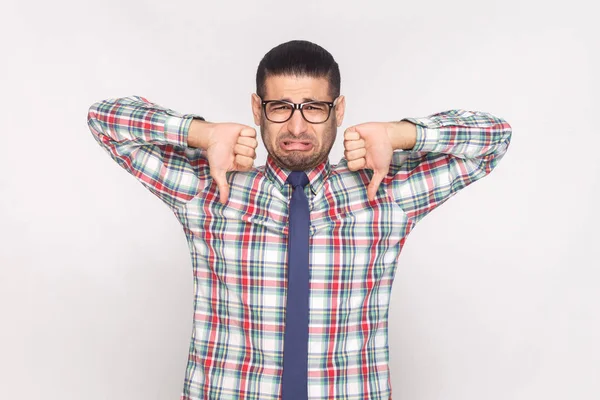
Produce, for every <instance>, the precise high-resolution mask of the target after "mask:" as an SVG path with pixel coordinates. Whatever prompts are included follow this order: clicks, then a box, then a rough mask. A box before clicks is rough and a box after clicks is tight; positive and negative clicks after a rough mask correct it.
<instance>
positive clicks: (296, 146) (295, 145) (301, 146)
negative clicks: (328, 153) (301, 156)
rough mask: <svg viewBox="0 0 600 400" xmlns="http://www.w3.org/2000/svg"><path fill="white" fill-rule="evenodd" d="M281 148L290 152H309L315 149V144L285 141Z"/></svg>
mask: <svg viewBox="0 0 600 400" xmlns="http://www.w3.org/2000/svg"><path fill="white" fill-rule="evenodd" d="M281 148H282V149H283V150H286V151H290V150H301V151H308V150H311V149H312V148H313V144H312V143H311V142H306V141H298V140H284V141H282V142H281Z"/></svg>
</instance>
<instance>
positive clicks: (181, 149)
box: [88, 96, 511, 400]
mask: <svg viewBox="0 0 600 400" xmlns="http://www.w3.org/2000/svg"><path fill="white" fill-rule="evenodd" d="M192 118H201V119H203V118H202V117H201V116H199V115H195V114H185V115H182V114H179V113H177V112H175V111H173V110H170V109H167V108H164V107H161V106H158V105H156V104H153V103H151V102H149V101H148V100H147V99H145V98H143V97H139V96H130V97H126V98H121V99H108V100H105V101H100V102H97V103H95V104H93V105H92V106H91V107H90V109H89V114H88V125H89V128H90V130H91V132H92V134H93V136H94V138H95V139H96V140H97V142H98V143H99V144H100V146H102V147H103V148H104V149H105V150H106V151H107V152H108V154H109V155H110V156H111V157H112V158H113V159H114V160H115V161H116V162H117V163H118V164H119V165H121V167H123V168H124V169H125V170H127V172H129V173H130V174H132V175H133V176H134V177H135V178H136V179H137V180H138V181H140V182H141V183H142V184H143V185H144V186H145V187H147V188H148V189H149V190H150V191H151V192H152V193H154V194H155V195H156V196H158V197H159V198H160V199H161V200H162V201H163V202H165V203H166V204H167V205H168V206H169V207H170V208H171V210H172V211H173V212H174V214H175V216H176V217H177V218H178V220H179V221H180V222H181V225H182V226H183V231H184V232H185V235H186V237H187V242H188V245H189V249H190V253H191V258H192V266H193V275H194V295H195V298H194V324H193V326H194V329H193V332H192V337H191V343H190V348H189V357H188V362H187V368H186V374H185V381H184V387H183V392H182V394H181V398H180V399H181V400H198V399H211V400H213V399H246V400H269V399H279V398H281V395H280V392H281V375H282V364H283V337H284V336H283V334H284V328H285V326H284V321H285V319H284V318H285V304H286V285H287V281H286V262H287V261H286V260H287V249H286V243H287V235H288V225H287V214H288V204H289V201H290V198H291V193H292V190H291V188H290V187H289V185H287V184H286V178H287V175H288V173H289V172H290V171H289V170H285V169H281V168H279V167H278V166H277V165H275V163H274V162H273V159H272V158H271V157H270V156H268V157H267V162H266V165H264V166H260V167H258V168H254V169H252V170H251V171H248V172H231V173H228V174H227V179H228V182H229V184H230V187H231V190H230V197H229V201H228V203H227V204H226V205H222V204H221V203H219V201H218V200H219V194H218V189H217V186H216V184H215V183H214V181H213V180H212V178H211V176H210V174H209V165H208V161H207V159H206V157H205V153H204V150H202V149H199V148H191V147H188V146H187V132H188V128H189V126H190V123H191V121H192ZM404 120H408V121H411V122H413V123H414V124H416V127H417V141H416V144H415V146H414V147H413V148H412V149H410V150H405V151H395V152H394V154H393V158H392V162H391V165H390V170H389V173H388V175H387V176H386V177H385V178H384V180H383V182H382V183H381V185H380V187H379V190H378V192H377V196H376V198H375V200H374V201H371V202H370V201H369V200H368V199H367V185H368V183H369V181H370V179H371V177H372V175H373V173H372V171H371V170H368V169H364V170H359V171H350V170H349V169H348V167H347V162H346V160H345V159H342V160H341V161H340V162H339V163H338V164H337V165H330V163H329V161H325V162H323V163H322V164H321V165H319V166H317V167H316V168H314V169H312V170H310V171H306V172H307V175H308V178H309V185H307V186H306V188H305V193H306V194H307V196H308V200H309V205H310V249H311V252H310V294H309V298H310V317H309V360H308V367H309V371H308V394H309V398H310V399H315V400H316V399H347V400H353V399H356V400H359V399H360V400H364V399H386V400H387V399H391V392H392V387H391V386H392V385H391V378H390V370H389V369H388V360H389V359H388V357H389V355H388V307H389V301H390V291H391V288H392V283H393V280H394V274H395V272H396V265H397V261H398V257H399V255H400V251H401V250H402V246H403V244H404V242H405V240H406V237H407V235H408V234H409V232H411V230H412V229H413V227H414V226H415V224H416V223H417V222H418V221H419V220H421V218H423V217H424V216H425V215H427V214H428V213H429V212H431V211H432V210H433V209H434V208H435V207H437V206H439V205H440V204H442V203H443V202H445V201H446V200H448V199H449V198H450V197H452V196H453V195H454V194H456V192H458V191H459V190H460V189H462V188H464V187H466V186H467V185H469V184H471V183H473V182H475V181H476V180H478V179H481V178H483V177H484V176H486V175H487V174H489V173H490V172H491V171H492V169H494V168H495V167H496V165H497V164H498V162H499V161H500V159H501V158H502V157H503V156H504V154H505V152H506V151H507V149H508V146H509V143H510V138H511V126H510V125H509V124H508V123H507V122H506V121H505V120H503V119H501V118H499V117H495V116H493V115H491V114H488V113H485V112H477V111H466V110H448V111H444V112H440V113H437V114H432V115H430V116H428V117H423V118H404Z"/></svg>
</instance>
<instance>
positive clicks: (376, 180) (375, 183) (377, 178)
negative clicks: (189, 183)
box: [367, 171, 387, 201]
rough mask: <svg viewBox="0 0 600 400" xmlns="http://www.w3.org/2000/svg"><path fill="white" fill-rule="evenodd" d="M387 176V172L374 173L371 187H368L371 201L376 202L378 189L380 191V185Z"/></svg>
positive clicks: (368, 195)
mask: <svg viewBox="0 0 600 400" xmlns="http://www.w3.org/2000/svg"><path fill="white" fill-rule="evenodd" d="M386 175H387V171H385V172H384V171H374V173H373V177H372V178H371V182H369V186H368V187H367V197H368V198H369V200H370V201H373V200H375V195H376V194H377V189H379V185H380V184H381V181H382V180H383V178H385V176H386Z"/></svg>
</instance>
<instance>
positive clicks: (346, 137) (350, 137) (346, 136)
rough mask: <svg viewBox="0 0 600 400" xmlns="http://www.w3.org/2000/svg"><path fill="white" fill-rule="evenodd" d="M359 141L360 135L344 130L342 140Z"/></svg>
mask: <svg viewBox="0 0 600 400" xmlns="http://www.w3.org/2000/svg"><path fill="white" fill-rule="evenodd" d="M358 139H360V135H359V134H358V132H356V131H349V130H346V132H344V140H358Z"/></svg>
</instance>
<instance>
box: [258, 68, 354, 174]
mask: <svg viewBox="0 0 600 400" xmlns="http://www.w3.org/2000/svg"><path fill="white" fill-rule="evenodd" d="M265 88H266V91H265V98H264V99H262V100H286V101H291V102H293V103H303V102H307V101H326V102H333V101H334V99H332V98H331V96H330V95H329V93H328V92H329V83H328V81H327V79H326V78H312V77H308V76H289V75H277V76H269V77H267V79H266V84H265ZM262 100H261V98H260V97H258V96H257V95H256V94H254V93H253V94H252V112H253V114H254V123H255V124H256V125H260V134H261V136H262V140H263V143H264V145H265V148H266V149H267V152H268V153H269V155H271V157H273V159H274V161H275V162H276V163H277V164H278V165H279V167H281V168H286V169H290V170H293V171H305V170H309V169H312V168H314V167H316V166H317V165H319V164H320V163H321V162H323V161H325V160H326V159H327V157H328V156H329V152H330V151H331V147H332V146H333V143H334V142H335V137H336V133H337V128H338V127H339V126H340V125H341V124H342V120H343V117H344V109H345V99H344V96H339V98H338V100H337V102H336V106H335V107H334V108H333V109H332V110H331V114H330V116H329V119H328V120H327V121H326V122H324V123H321V124H314V123H310V122H308V121H306V120H305V119H304V118H302V115H301V113H300V110H295V111H294V113H293V114H292V117H291V118H290V119H289V120H287V121H286V122H281V123H277V122H271V121H269V120H268V119H267V118H266V116H265V113H264V111H263V107H262ZM305 112H306V114H307V115H308V112H309V111H308V110H305Z"/></svg>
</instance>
